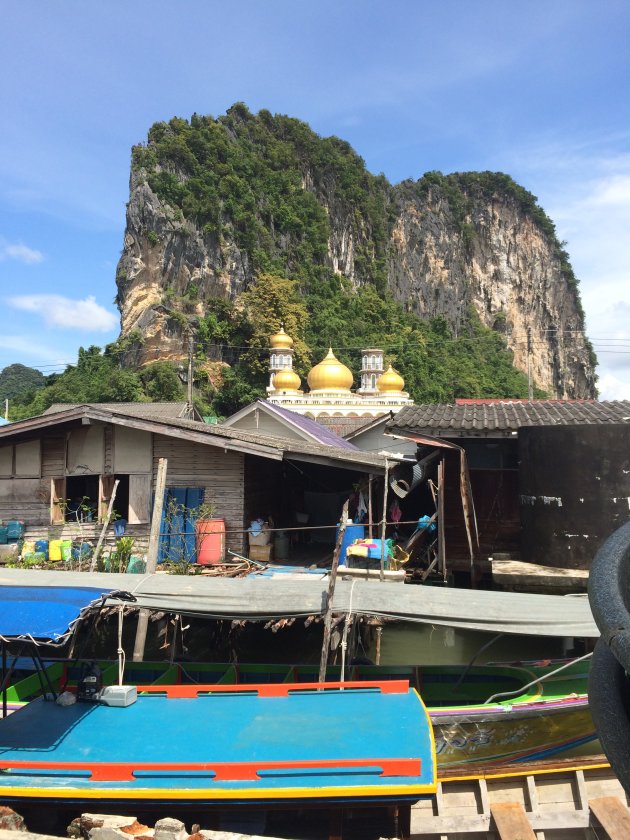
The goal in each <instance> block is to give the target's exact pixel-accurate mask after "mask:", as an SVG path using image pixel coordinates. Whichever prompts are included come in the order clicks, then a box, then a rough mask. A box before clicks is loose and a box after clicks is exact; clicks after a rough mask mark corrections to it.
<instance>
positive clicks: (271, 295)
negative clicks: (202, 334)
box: [240, 274, 309, 381]
mask: <svg viewBox="0 0 630 840" xmlns="http://www.w3.org/2000/svg"><path fill="white" fill-rule="evenodd" d="M240 302H241V303H242V305H243V307H244V310H245V313H246V316H247V319H248V321H249V322H250V324H251V327H252V335H251V338H250V342H249V347H248V349H247V350H246V351H245V353H244V354H243V356H242V357H241V358H242V362H243V363H245V364H246V365H247V366H248V367H249V368H250V369H251V370H252V372H253V373H254V374H255V375H256V376H257V377H258V378H259V379H260V380H261V381H263V380H264V379H265V377H266V375H267V371H268V370H269V337H270V336H271V335H273V334H274V333H277V332H278V330H279V329H280V327H281V326H284V330H285V332H286V333H288V334H289V335H290V336H291V338H292V339H293V349H294V351H295V355H294V359H293V361H294V366H295V367H296V368H299V369H302V370H304V369H305V368H307V367H308V364H309V350H308V347H307V346H306V343H305V341H304V333H305V329H306V323H307V321H308V317H309V315H308V310H307V308H306V305H305V304H304V303H303V300H302V297H301V296H300V293H299V289H298V285H297V283H296V282H295V280H289V279H287V278H286V277H278V276H276V275H274V274H261V275H260V276H259V277H258V278H257V279H256V281H255V282H254V283H252V285H251V286H250V287H249V289H247V291H246V292H243V294H242V295H241V297H240Z"/></svg>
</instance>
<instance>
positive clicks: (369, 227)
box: [116, 105, 596, 398]
mask: <svg viewBox="0 0 630 840" xmlns="http://www.w3.org/2000/svg"><path fill="white" fill-rule="evenodd" d="M260 272H272V273H278V274H284V275H286V276H290V277H295V278H296V279H298V280H299V281H300V282H301V283H302V284H304V286H305V287H308V286H309V284H313V283H317V282H318V278H319V277H321V276H323V275H324V274H325V273H326V272H329V273H332V272H334V273H335V274H337V275H340V276H342V277H343V278H345V279H346V281H347V286H348V287H349V288H354V289H358V288H359V287H361V286H365V285H366V284H371V285H372V286H374V287H375V288H376V289H377V290H378V291H379V293H381V294H388V293H389V294H391V295H392V296H393V298H394V299H395V300H396V301H398V302H399V303H400V304H401V305H402V306H403V307H404V309H405V310H406V311H408V312H413V313H416V314H418V315H420V316H422V317H423V318H433V317H435V316H443V317H444V318H445V319H446V320H447V322H448V323H449V324H450V326H451V327H452V329H453V330H454V331H455V332H457V330H459V329H461V328H462V326H463V325H464V324H465V323H466V321H467V320H468V319H469V318H470V312H471V308H472V310H474V311H475V312H476V313H477V316H478V318H479V320H480V321H481V323H482V324H484V325H485V326H486V327H488V328H490V329H494V330H496V331H498V332H501V333H502V334H503V335H505V339H506V341H507V344H508V347H509V348H511V350H512V351H513V354H514V364H515V365H516V366H517V367H518V368H520V369H521V370H525V369H526V368H527V364H528V330H529V331H530V340H529V364H530V366H531V370H532V373H533V378H534V382H535V385H536V387H537V388H540V389H542V390H544V391H546V392H547V394H548V395H549V396H554V397H564V398H590V397H593V396H594V395H595V393H596V392H595V374H594V362H595V360H594V356H593V353H592V349H591V347H590V345H589V343H588V341H587V340H586V338H585V336H584V332H583V330H584V317H583V312H582V308H581V304H580V298H579V292H578V289H577V283H576V280H575V278H574V276H573V272H572V270H571V267H570V264H569V262H568V255H567V254H566V252H565V251H564V249H563V245H562V244H561V243H559V242H558V240H557V238H556V236H555V231H554V227H553V224H552V222H551V221H550V220H549V219H548V217H547V216H546V215H545V214H544V212H543V211H542V210H541V208H540V207H539V206H538V205H537V203H536V200H535V198H534V197H533V196H531V194H529V193H528V192H527V191H526V190H524V189H523V188H522V187H519V186H518V185H517V184H515V182H514V181H512V179H511V178H509V177H508V176H506V175H502V174H501V173H460V174H454V175H448V176H443V175H441V174H440V173H427V174H426V175H425V176H423V178H421V179H420V180H419V181H417V182H411V181H407V182H404V183H402V184H398V185H391V184H389V183H388V182H387V180H386V179H385V178H384V177H383V176H374V175H372V174H370V173H369V172H367V170H366V169H365V166H364V164H363V161H362V160H361V158H359V157H358V156H357V155H356V154H355V153H354V151H353V150H352V149H351V148H350V147H349V146H348V144H346V143H344V142H343V141H341V140H339V139H338V138H320V137H318V136H317V135H316V134H314V133H313V132H312V131H311V130H310V128H309V127H308V126H306V125H305V124H304V123H302V122H299V121H298V120H294V119H290V118H288V117H279V116H273V115H271V114H270V113H269V112H267V111H261V112H260V113H259V114H258V115H253V114H251V113H250V112H249V111H248V110H247V109H246V108H245V107H244V106H242V105H236V106H233V108H231V109H230V110H229V111H228V113H227V114H226V115H225V116H223V117H220V118H218V119H213V118H212V117H199V116H196V115H195V116H193V118H192V119H191V121H190V122H188V121H185V120H180V119H174V120H172V121H171V122H170V123H168V124H166V123H158V124H156V125H155V126H153V128H152V129H151V131H150V132H149V137H148V142H147V143H146V144H144V145H141V146H137V147H135V148H134V152H133V158H132V169H131V178H130V199H129V203H128V207H127V223H126V230H125V235H124V246H123V253H122V256H121V259H120V262H119V265H118V268H117V276H116V282H117V286H118V295H117V301H118V305H119V309H120V314H121V339H122V341H123V343H124V342H126V344H127V346H130V345H132V346H134V347H135V348H136V352H135V353H134V354H133V361H134V363H138V362H139V363H141V364H142V363H145V362H148V361H153V360H154V359H156V358H160V359H174V360H176V359H181V358H183V357H184V356H185V353H186V342H185V340H184V334H185V332H186V330H187V329H188V327H189V325H191V326H192V328H193V329H194V326H195V319H196V318H199V317H201V316H203V315H204V314H205V313H206V311H207V308H208V305H209V301H212V300H216V299H217V298H224V299H229V300H232V301H238V298H239V295H241V293H242V292H243V291H244V290H245V289H246V288H247V287H248V286H249V285H250V284H251V282H252V281H253V279H254V278H255V277H256V276H257V274H259V273H260Z"/></svg>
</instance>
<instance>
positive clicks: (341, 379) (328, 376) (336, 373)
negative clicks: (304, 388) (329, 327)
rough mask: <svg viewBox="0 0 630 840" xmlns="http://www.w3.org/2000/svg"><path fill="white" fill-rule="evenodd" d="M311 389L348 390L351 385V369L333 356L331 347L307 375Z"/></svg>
mask: <svg viewBox="0 0 630 840" xmlns="http://www.w3.org/2000/svg"><path fill="white" fill-rule="evenodd" d="M308 387H309V388H310V389H311V391H349V390H350V388H351V387H352V371H351V370H350V368H347V367H346V366H345V365H344V364H342V363H341V362H340V361H339V359H337V358H335V354H334V353H333V351H332V348H331V349H330V350H329V351H328V355H327V356H326V358H325V359H324V360H323V361H321V362H320V363H319V364H318V365H315V367H314V368H311V371H310V373H309V375H308Z"/></svg>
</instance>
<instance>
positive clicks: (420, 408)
mask: <svg viewBox="0 0 630 840" xmlns="http://www.w3.org/2000/svg"><path fill="white" fill-rule="evenodd" d="M386 432H387V434H389V435H392V436H393V437H395V438H401V439H404V440H405V441H414V442H415V443H416V444H417V446H418V456H419V457H420V458H422V457H423V456H426V454H427V453H429V452H435V451H437V449H438V447H437V444H436V441H435V440H434V438H439V439H441V440H442V441H443V442H444V443H446V448H442V449H441V455H440V460H441V461H442V462H443V464H444V470H445V472H444V476H445V478H444V484H445V488H444V515H443V523H442V525H443V528H442V536H443V538H444V546H445V551H446V554H447V556H448V557H449V558H450V559H451V560H455V561H456V560H458V559H460V560H464V561H468V559H469V553H470V552H469V541H468V539H467V536H466V529H465V527H464V518H463V513H462V492H461V470H460V463H461V453H462V452H463V453H464V455H465V461H466V464H467V470H468V474H469V482H470V489H471V495H472V501H473V504H474V515H475V521H476V525H477V531H478V538H479V544H478V547H477V546H476V552H477V557H478V558H481V559H482V560H483V559H484V558H488V557H496V556H497V555H503V556H506V557H514V558H518V559H521V560H523V561H527V562H529V563H536V564H540V565H543V566H552V567H560V568H563V569H587V568H588V566H589V563H590V559H591V558H592V556H593V555H594V553H595V551H596V550H597V548H598V546H599V545H600V544H601V543H602V542H603V540H604V539H606V537H607V536H608V535H609V534H610V533H612V531H614V530H615V529H616V528H618V527H619V526H620V525H621V524H623V523H624V522H625V521H627V520H628V518H629V517H630V507H629V502H628V500H629V499H630V401H628V400H625V401H615V402H597V401H595V400H584V401H576V400H534V401H531V402H530V401H527V400H457V401H456V403H454V404H451V405H414V406H408V407H405V408H403V409H402V410H401V411H400V412H399V413H398V414H396V415H395V416H394V417H393V418H392V419H391V420H389V422H388V423H387V426H386ZM353 440H356V438H353ZM406 501H407V504H414V505H415V506H416V508H418V507H421V506H422V505H423V504H424V505H425V507H426V508H427V510H426V511H423V512H426V513H431V512H432V511H434V510H435V506H434V505H433V502H432V500H431V498H430V497H429V496H428V494H427V491H426V489H425V488H424V487H418V488H417V489H416V490H415V496H413V497H410V498H409V499H408V500H406Z"/></svg>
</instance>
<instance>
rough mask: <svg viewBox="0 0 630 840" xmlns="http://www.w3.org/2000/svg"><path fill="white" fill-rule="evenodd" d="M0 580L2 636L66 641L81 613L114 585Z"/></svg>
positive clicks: (100, 598) (16, 638)
mask: <svg viewBox="0 0 630 840" xmlns="http://www.w3.org/2000/svg"><path fill="white" fill-rule="evenodd" d="M67 583H68V584H69V585H67V586H47V585H43V586H33V585H31V586H29V585H21V586H20V585H18V586H5V585H4V584H0V639H1V640H2V641H6V642H8V641H14V640H23V641H30V642H34V643H35V644H63V642H64V641H65V640H66V639H67V637H68V635H69V634H70V633H71V632H72V628H73V626H74V624H75V622H76V621H77V620H78V619H79V618H80V617H81V615H82V613H83V612H84V611H85V610H86V609H88V608H89V607H91V606H93V605H94V604H96V603H99V602H102V600H103V597H104V596H106V595H109V594H110V593H111V591H112V588H113V587H109V588H104V589H101V588H94V587H91V586H73V585H70V581H68V582H67Z"/></svg>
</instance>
